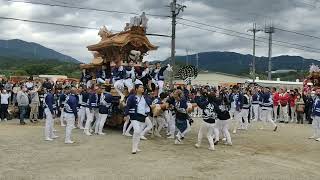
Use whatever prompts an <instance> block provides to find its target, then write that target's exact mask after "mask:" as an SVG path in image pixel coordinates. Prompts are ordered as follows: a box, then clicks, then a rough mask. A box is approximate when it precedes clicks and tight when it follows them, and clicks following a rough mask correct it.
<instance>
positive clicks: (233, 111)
mask: <svg viewBox="0 0 320 180" xmlns="http://www.w3.org/2000/svg"><path fill="white" fill-rule="evenodd" d="M235 113H236V110H235V109H230V111H229V114H230V118H231V119H232V120H233V119H235Z"/></svg>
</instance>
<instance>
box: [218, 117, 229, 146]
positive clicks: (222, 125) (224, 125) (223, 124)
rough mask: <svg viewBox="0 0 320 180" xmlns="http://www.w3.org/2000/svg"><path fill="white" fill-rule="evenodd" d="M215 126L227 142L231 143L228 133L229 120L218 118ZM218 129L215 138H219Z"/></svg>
mask: <svg viewBox="0 0 320 180" xmlns="http://www.w3.org/2000/svg"><path fill="white" fill-rule="evenodd" d="M217 126H218V128H219V130H220V131H221V132H222V133H223V136H224V137H225V138H226V139H227V143H228V144H232V142H231V135H230V133H229V120H218V123H217ZM220 131H218V134H217V137H216V139H219V138H220V134H219V133H220Z"/></svg>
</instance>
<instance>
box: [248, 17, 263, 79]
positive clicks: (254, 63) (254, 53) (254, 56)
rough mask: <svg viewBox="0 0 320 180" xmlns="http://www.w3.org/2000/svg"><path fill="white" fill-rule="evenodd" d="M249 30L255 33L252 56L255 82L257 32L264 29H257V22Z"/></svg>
mask: <svg viewBox="0 0 320 180" xmlns="http://www.w3.org/2000/svg"><path fill="white" fill-rule="evenodd" d="M248 31H250V32H252V33H253V53H252V55H253V57H252V76H253V78H252V80H253V81H252V82H255V79H256V33H257V32H260V31H262V30H260V29H257V24H256V23H253V27H252V29H249V30H248Z"/></svg>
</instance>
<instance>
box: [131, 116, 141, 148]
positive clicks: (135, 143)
mask: <svg viewBox="0 0 320 180" xmlns="http://www.w3.org/2000/svg"><path fill="white" fill-rule="evenodd" d="M131 123H132V126H133V136H132V152H137V150H138V148H139V143H140V137H141V132H142V129H143V127H144V123H143V122H140V121H137V120H131Z"/></svg>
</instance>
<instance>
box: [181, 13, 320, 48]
mask: <svg viewBox="0 0 320 180" xmlns="http://www.w3.org/2000/svg"><path fill="white" fill-rule="evenodd" d="M179 19H181V20H184V21H188V22H192V23H195V24H199V25H203V26H208V27H213V28H216V29H221V30H225V31H229V32H233V33H238V34H241V35H246V36H250V37H251V34H248V33H243V32H239V31H234V30H231V29H227V28H222V27H218V26H213V25H210V24H206V23H202V22H199V21H194V20H190V19H185V18H179ZM275 29H277V28H275ZM257 38H259V39H265V40H269V38H264V37H257ZM319 39H320V38H319ZM273 41H274V42H278V43H282V44H288V45H292V46H299V47H302V48H309V49H313V50H320V49H318V48H313V47H309V46H305V45H300V44H296V43H290V42H286V41H280V40H273Z"/></svg>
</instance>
